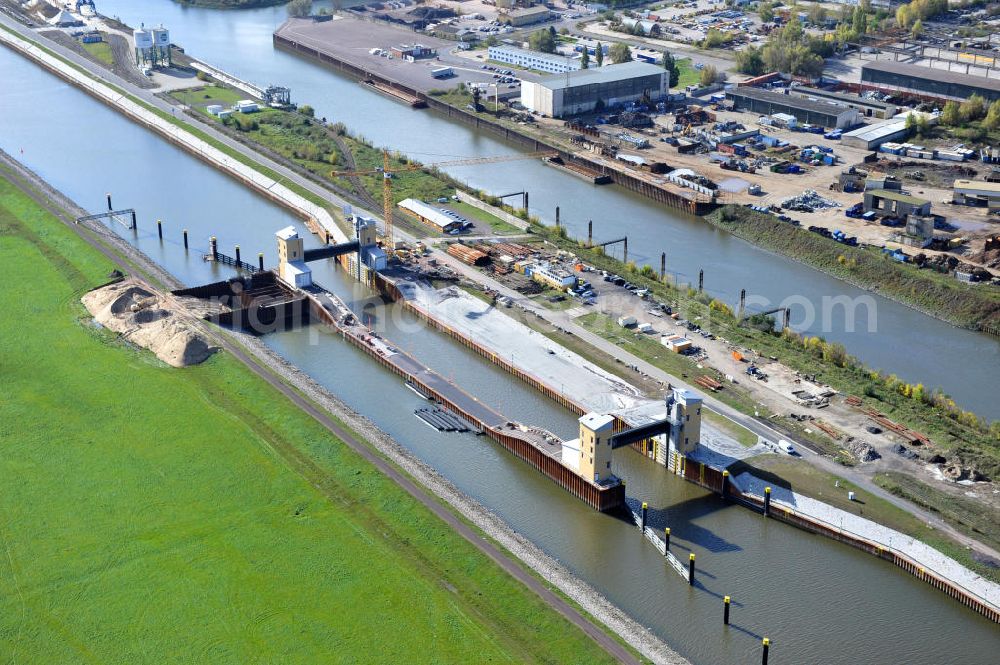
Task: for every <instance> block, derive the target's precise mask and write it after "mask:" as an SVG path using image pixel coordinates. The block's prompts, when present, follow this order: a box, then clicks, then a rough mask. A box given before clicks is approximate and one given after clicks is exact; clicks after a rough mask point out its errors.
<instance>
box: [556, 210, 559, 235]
mask: <svg viewBox="0 0 1000 665" xmlns="http://www.w3.org/2000/svg"><path fill="white" fill-rule="evenodd" d="M556 228H557V229H558V228H559V206H556Z"/></svg>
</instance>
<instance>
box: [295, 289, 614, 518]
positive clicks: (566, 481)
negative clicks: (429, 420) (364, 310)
mask: <svg viewBox="0 0 1000 665" xmlns="http://www.w3.org/2000/svg"><path fill="white" fill-rule="evenodd" d="M309 301H310V303H311V308H310V315H311V316H313V317H315V319H314V320H318V321H323V322H325V323H327V324H329V325H331V326H333V327H334V328H337V329H338V330H340V331H341V333H342V335H343V337H344V339H345V340H347V341H348V342H350V343H351V344H353V345H354V346H356V347H357V348H359V349H361V350H363V351H364V352H365V353H366V354H368V355H369V356H370V357H371V358H373V359H375V360H376V361H378V363H379V364H381V365H382V366H383V367H385V368H386V369H388V370H389V371H391V372H392V373H394V374H396V375H397V376H400V377H402V378H404V379H406V380H408V381H410V382H411V383H413V384H414V385H415V386H416V387H417V388H419V389H420V390H421V392H423V393H424V394H426V395H429V396H431V397H432V398H434V399H436V400H438V401H439V402H441V403H442V404H444V405H445V406H447V407H448V408H449V409H450V410H452V411H454V412H455V413H457V414H458V415H460V416H462V417H463V418H464V419H466V420H467V421H469V423H471V424H472V425H474V426H475V427H476V428H477V429H480V430H482V431H483V433H484V434H486V436H488V437H490V438H491V439H493V440H494V441H496V442H497V443H499V444H500V445H502V446H503V447H504V448H506V449H507V450H508V451H510V452H511V453H513V454H514V455H515V456H516V457H518V458H520V459H522V460H524V461H525V462H527V463H528V464H529V465H531V466H532V467H534V468H535V469H537V470H538V471H540V472H542V473H543V474H545V475H546V476H548V477H549V478H551V479H552V480H554V481H555V482H556V483H557V484H558V485H559V486H560V487H562V488H563V489H565V490H567V491H569V492H570V493H572V494H573V495H575V496H577V497H578V498H580V499H583V500H584V501H585V502H586V503H587V505H589V506H591V507H592V508H594V509H595V510H599V511H601V512H607V511H609V510H614V509H617V508H620V507H621V506H623V505H625V486H624V485H623V484H619V485H616V486H614V487H607V488H604V487H598V486H597V485H594V484H593V483H590V482H587V481H586V480H585V479H583V478H581V477H580V476H579V475H577V474H576V473H574V472H573V471H572V470H571V469H568V468H566V467H565V466H563V465H562V464H561V463H560V462H559V461H558V460H556V459H554V458H552V457H549V456H548V455H546V454H545V453H543V452H542V451H541V450H539V449H538V448H536V447H535V446H533V445H532V444H531V443H530V442H528V441H525V440H523V439H521V438H519V437H517V436H515V435H513V434H512V433H510V432H504V431H503V430H500V429H496V428H493V427H490V426H488V425H487V424H486V423H483V422H482V421H481V420H479V419H478V418H477V417H476V416H474V415H473V414H471V413H468V412H466V411H464V410H463V409H462V408H461V407H459V406H458V405H457V404H455V403H453V402H452V401H451V400H449V399H448V398H447V397H446V396H445V395H442V394H441V393H439V392H438V391H437V390H435V389H434V388H432V387H431V386H430V385H428V384H427V383H425V382H424V381H422V380H421V379H420V377H418V376H414V375H411V374H410V373H409V372H406V371H405V370H403V369H402V368H400V367H399V366H398V365H396V364H395V363H393V362H391V361H390V360H389V359H388V358H386V357H385V356H383V355H381V354H379V353H377V352H376V351H375V350H374V349H373V348H372V347H371V346H370V345H368V344H366V343H365V342H364V341H363V340H361V339H359V338H358V337H357V336H356V335H353V334H351V333H348V332H347V331H345V330H344V329H342V328H340V326H339V325H338V324H337V322H336V320H334V318H333V317H332V316H331V315H330V313H329V312H328V311H327V310H326V309H325V308H324V307H322V306H321V305H320V304H319V303H317V302H316V301H315V300H314V299H313V298H312V297H310V298H309Z"/></svg>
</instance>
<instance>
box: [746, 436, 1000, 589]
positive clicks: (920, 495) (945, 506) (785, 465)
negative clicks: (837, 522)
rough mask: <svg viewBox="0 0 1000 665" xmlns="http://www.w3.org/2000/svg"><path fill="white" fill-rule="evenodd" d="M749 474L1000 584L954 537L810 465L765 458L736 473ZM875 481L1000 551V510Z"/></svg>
mask: <svg viewBox="0 0 1000 665" xmlns="http://www.w3.org/2000/svg"><path fill="white" fill-rule="evenodd" d="M745 469H747V470H750V471H751V472H753V473H754V475H756V476H757V477H759V478H762V479H764V480H766V481H769V482H770V483H771V484H772V485H774V486H775V487H786V488H789V489H792V490H794V491H796V492H799V493H801V494H804V495H806V496H810V497H812V498H814V499H818V500H820V501H823V502H824V503H828V504H830V505H832V506H835V507H837V508H840V509H841V510H844V511H847V512H849V513H852V514H854V515H861V516H862V517H865V518H866V519H870V520H872V521H873V522H878V523H879V524H883V525H885V526H887V527H890V528H892V529H895V530H897V531H899V532H901V533H905V534H906V535H908V536H912V537H913V538H916V539H918V540H920V541H922V542H924V543H926V544H927V545H930V546H931V547H933V548H934V549H936V550H938V551H939V552H941V553H943V554H946V555H947V556H950V557H951V558H953V559H955V560H956V561H958V562H959V563H961V564H962V565H963V566H966V567H967V568H969V569H970V570H973V571H975V572H976V573H978V574H979V575H982V576H983V577H985V578H986V579H989V580H992V581H994V582H1000V569H998V568H996V567H995V566H992V565H988V564H985V563H983V562H981V561H980V560H978V559H977V558H975V557H973V555H972V552H971V551H969V550H968V549H966V548H965V547H964V546H963V545H961V544H960V543H958V542H956V541H955V540H953V539H952V538H951V537H949V536H947V535H945V534H944V533H942V532H940V531H938V530H937V529H935V528H934V527H932V526H929V525H928V524H927V523H925V522H923V521H921V520H920V519H918V518H916V517H915V516H913V515H912V514H910V513H909V512H907V511H905V510H903V509H901V508H899V507H897V506H895V505H893V504H892V503H891V502H889V501H887V500H885V499H882V498H879V497H876V496H872V495H871V494H870V493H869V492H867V491H866V490H864V489H863V488H860V487H858V486H857V485H855V484H854V483H851V482H850V481H848V480H845V479H844V478H841V477H839V476H835V475H833V474H829V473H826V472H825V471H821V470H819V469H817V468H816V467H815V466H813V465H811V464H809V462H806V461H805V460H801V459H792V458H788V457H778V456H775V455H765V456H760V457H755V458H752V459H750V460H747V461H746V462H738V463H737V464H736V465H734V466H733V467H732V468H731V472H732V473H733V474H734V475H736V474H738V473H740V472H741V471H742V470H745ZM874 480H875V483H876V484H878V485H879V486H881V487H883V488H885V489H888V490H889V491H890V492H892V493H893V494H896V495H897V496H900V497H903V498H905V499H909V500H911V501H913V502H914V503H915V504H917V505H919V506H921V507H923V508H926V509H929V510H931V511H932V512H935V513H938V514H940V515H941V517H943V518H944V519H945V521H947V522H948V523H950V524H952V525H953V526H956V527H957V528H958V529H959V530H960V531H963V532H965V533H967V534H968V535H969V536H971V537H973V538H975V539H976V540H979V541H980V542H982V543H984V544H986V545H989V546H990V547H993V548H994V549H998V548H1000V530H998V527H997V525H998V524H1000V515H998V511H997V510H995V509H990V508H988V507H986V506H984V505H982V504H979V503H977V502H973V501H963V500H961V499H956V498H955V497H953V496H951V495H949V494H946V493H944V492H941V491H939V490H935V489H934V488H932V487H930V486H928V485H925V484H924V483H921V482H919V481H917V480H915V479H913V478H911V477H910V476H906V475H903V474H896V473H892V474H877V475H876V476H875V478H874ZM838 483H839V487H838V486H837V484H838ZM848 492H854V493H855V500H854V501H851V500H850V499H848V498H847V493H848Z"/></svg>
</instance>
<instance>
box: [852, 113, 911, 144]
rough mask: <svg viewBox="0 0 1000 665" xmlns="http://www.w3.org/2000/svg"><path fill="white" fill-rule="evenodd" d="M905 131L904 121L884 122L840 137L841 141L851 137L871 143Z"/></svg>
mask: <svg viewBox="0 0 1000 665" xmlns="http://www.w3.org/2000/svg"><path fill="white" fill-rule="evenodd" d="M905 129H906V120H896V119H893V120H886V121H884V122H877V123H875V124H874V125H867V126H865V127H858V128H857V129H855V130H854V131H852V132H847V133H846V134H843V135H841V139H846V138H848V137H851V138H857V139H861V140H862V141H867V142H868V143H871V142H872V141H877V140H879V139H881V138H884V137H886V136H892V135H893V134H896V133H898V132H901V131H903V130H905Z"/></svg>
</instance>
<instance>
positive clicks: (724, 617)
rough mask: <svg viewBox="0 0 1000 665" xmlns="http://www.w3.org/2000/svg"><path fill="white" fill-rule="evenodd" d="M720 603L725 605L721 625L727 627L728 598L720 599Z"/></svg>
mask: <svg viewBox="0 0 1000 665" xmlns="http://www.w3.org/2000/svg"><path fill="white" fill-rule="evenodd" d="M722 603H723V604H724V605H725V609H724V610H723V611H722V623H723V624H724V625H726V626H728V625H729V596H726V597H725V598H723V599H722Z"/></svg>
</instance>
